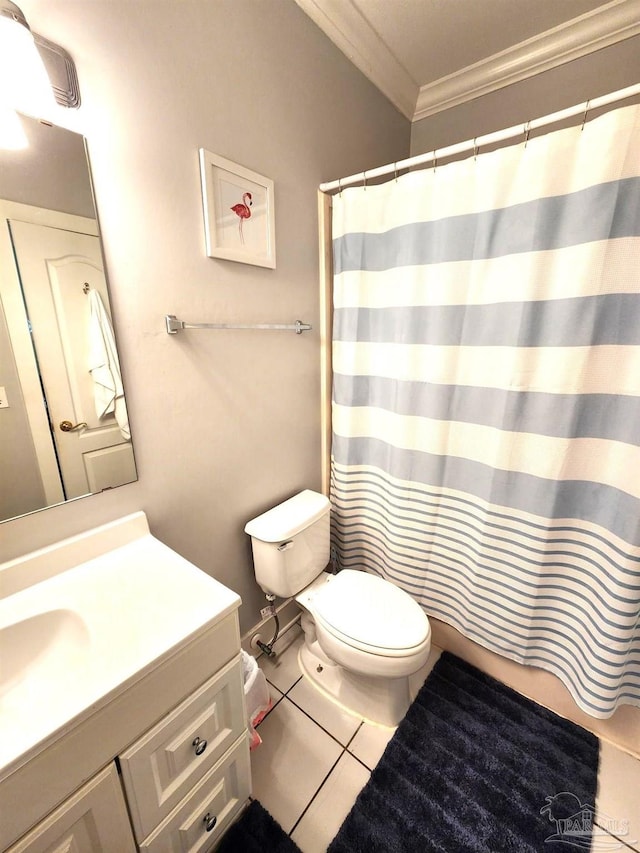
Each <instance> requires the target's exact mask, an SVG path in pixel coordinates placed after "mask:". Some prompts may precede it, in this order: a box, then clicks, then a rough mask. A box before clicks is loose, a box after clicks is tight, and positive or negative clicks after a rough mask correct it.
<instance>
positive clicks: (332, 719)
mask: <svg viewBox="0 0 640 853" xmlns="http://www.w3.org/2000/svg"><path fill="white" fill-rule="evenodd" d="M288 695H289V698H290V699H291V701H292V702H295V703H296V705H297V706H298V707H299V708H302V710H303V711H306V713H307V714H309V716H310V717H312V718H313V719H314V720H315V721H316V723H318V725H320V726H322V728H323V729H326V730H327V731H328V732H329V734H331V735H333V736H334V738H336V739H337V740H339V741H340V743H341V744H342V745H343V746H346V745H347V744H348V743H349V741H350V740H351V738H352V737H353V735H354V733H355V731H356V729H357V728H358V726H359V725H360V723H361V722H362V720H360V719H359V718H358V717H355V716H354V715H353V714H348V713H347V712H346V711H343V710H342V708H340V706H339V705H336V704H335V702H332V701H331V700H330V699H327V697H326V696H324V695H323V694H322V693H321V692H320V691H319V690H316V688H315V687H314V686H313V685H312V684H310V683H309V681H308V679H307V678H306V677H304V678H301V679H300V681H299V682H298V683H297V684H296V685H295V687H293V688H292V689H291V690H290V691H289V694H288Z"/></svg>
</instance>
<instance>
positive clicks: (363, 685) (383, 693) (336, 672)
mask: <svg viewBox="0 0 640 853" xmlns="http://www.w3.org/2000/svg"><path fill="white" fill-rule="evenodd" d="M309 639H310V638H309V637H308V636H306V637H305V640H306V642H305V643H304V645H303V646H301V648H300V651H299V653H298V662H299V664H300V668H301V670H302V672H303V674H304V675H305V677H306V678H308V679H309V681H311V683H312V684H313V685H314V686H315V687H316V688H318V689H319V690H320V691H321V692H322V693H324V694H325V695H326V696H327V697H328V698H329V699H330V700H331V701H332V702H335V703H336V704H337V705H339V706H340V707H341V708H342V709H343V710H344V711H347V713H349V714H353V715H354V716H357V717H359V718H361V719H364V720H366V721H367V722H369V723H375V724H376V725H379V726H388V727H394V726H397V725H398V723H399V722H400V720H402V718H403V717H404V715H405V714H406V713H407V711H408V710H409V705H410V704H411V699H410V695H409V679H408V678H407V677H405V678H375V677H374V676H365V675H358V674H357V673H354V672H349V671H348V670H346V669H344V667H341V666H339V665H338V664H337V663H334V662H333V661H331V660H330V659H329V658H328V657H327V656H326V655H325V654H324V652H323V651H322V649H321V648H320V646H319V644H318V641H317V640H312V641H311V642H309Z"/></svg>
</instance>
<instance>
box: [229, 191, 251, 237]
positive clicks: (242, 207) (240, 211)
mask: <svg viewBox="0 0 640 853" xmlns="http://www.w3.org/2000/svg"><path fill="white" fill-rule="evenodd" d="M252 204H253V201H252V196H251V193H242V204H234V205H233V207H232V208H231V210H233V212H234V213H235V214H236V216H237V217H238V220H239V222H238V231H239V232H240V242H241V243H242V245H243V246H244V234H243V233H242V223H243V222H244V220H245V219H250V218H251V205H252Z"/></svg>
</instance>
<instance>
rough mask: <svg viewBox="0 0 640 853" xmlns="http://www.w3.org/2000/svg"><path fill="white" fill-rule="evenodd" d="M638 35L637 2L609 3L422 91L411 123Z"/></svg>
mask: <svg viewBox="0 0 640 853" xmlns="http://www.w3.org/2000/svg"><path fill="white" fill-rule="evenodd" d="M639 33H640V2H639V0H613V2H611V3H607V4H606V5H605V6H601V7H600V8H598V9H594V10H592V11H591V12H587V13H586V14H584V15H581V16H580V17H578V18H574V19H573V20H571V21H567V22H566V23H564V24H560V25H559V26H557V27H554V28H553V29H551V30H547V31H546V32H544V33H540V35H537V36H534V37H533V38H530V39H527V40H526V41H523V42H520V43H519V44H516V45H514V46H513V47H510V48H508V49H507V50H503V51H501V52H500V53H496V54H494V55H493V56H490V57H488V58H487V59H484V60H482V61H481V62H476V63H475V64H474V65H469V66H467V67H466V68H462V69H460V71H456V72H455V73H453V74H449V75H448V76H446V77H441V78H440V79H439V80H435V81H434V82H433V83H429V84H427V85H425V86H422V87H421V88H420V93H419V95H418V100H417V103H416V109H415V113H414V116H413V121H419V120H420V119H422V118H426V117H427V116H430V115H434V114H435V113H438V112H441V111H442V110H448V109H450V108H451V107H455V106H458V104H463V103H465V102H466V101H471V100H473V98H478V97H480V96H481V95H487V94H489V93H490V92H495V91H496V90H497V89H501V88H503V87H504V86H510V85H511V84H512V83H518V82H520V81H521V80H526V79H527V78H529V77H534V76H535V75H536V74H541V73H542V72H543V71H549V70H550V69H551V68H557V67H558V66H559V65H563V64H564V63H566V62H571V61H572V60H574V59H579V58H580V57H582V56H587V55H588V54H589V53H593V52H594V51H596V50H600V49H601V48H603V47H608V46H609V45H612V44H615V43H616V42H619V41H623V40H624V39H627V38H631V37H632V36H635V35H638V34H639Z"/></svg>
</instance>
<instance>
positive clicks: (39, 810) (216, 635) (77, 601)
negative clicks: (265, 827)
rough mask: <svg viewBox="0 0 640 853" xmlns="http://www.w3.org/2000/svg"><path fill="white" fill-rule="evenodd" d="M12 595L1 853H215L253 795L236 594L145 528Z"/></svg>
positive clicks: (81, 539) (107, 540)
mask: <svg viewBox="0 0 640 853" xmlns="http://www.w3.org/2000/svg"><path fill="white" fill-rule="evenodd" d="M0 579H1V580H2V584H0V590H1V591H0V630H2V629H3V626H7V627H9V628H10V629H11V630H10V631H8V632H6V631H5V633H4V635H3V639H4V638H5V637H6V642H5V644H4V645H3V656H4V655H5V654H6V656H7V657H6V659H7V660H8V661H10V662H11V661H12V660H13V662H14V665H15V667H16V672H19V674H20V678H16V679H14V681H15V684H13V683H12V684H11V685H9V689H8V691H6V692H5V693H4V694H3V695H2V696H1V697H0V717H1V718H2V724H3V732H2V735H3V737H2V739H0V815H1V819H0V851H2V853H54V851H55V853H62V851H67V853H71V851H73V853H134V851H136V849H137V850H140V851H150V853H186V851H188V852H189V853H198V852H199V851H205V850H209V849H210V848H211V847H213V846H214V845H215V844H216V842H217V841H218V840H219V838H220V837H221V835H222V834H223V833H224V831H225V830H226V828H227V827H228V826H229V824H230V823H231V822H232V820H233V819H234V818H235V817H236V815H238V814H239V812H240V811H241V809H242V807H243V806H244V804H245V802H246V801H247V799H248V797H249V794H250V793H251V781H250V780H251V777H250V765H249V740H248V733H247V729H246V717H245V709H244V685H243V675H242V659H241V655H240V630H239V624H238V607H239V606H240V597H239V596H238V595H237V593H235V592H233V591H232V590H230V589H228V588H227V587H225V586H224V585H223V584H220V583H219V582H218V581H216V580H215V579H214V578H211V577H209V576H208V575H206V574H205V573H204V572H202V571H200V569H198V568H196V567H195V566H194V565H193V564H192V563H189V562H188V561H187V560H185V559H184V558H182V557H180V555H178V554H176V553H175V552H174V551H172V550H171V549H170V548H167V546H166V545H164V544H163V543H161V542H159V541H158V540H157V539H156V538H155V537H154V536H152V535H151V534H150V532H149V527H148V523H147V519H146V516H145V515H144V513H141V512H139V513H133V514H132V515H130V516H126V517H125V518H122V519H118V520H117V521H114V522H109V523H108V524H107V525H104V526H103V527H100V528H95V529H94V530H91V531H87V532H86V533H84V534H79V535H78V536H77V537H71V538H70V539H68V540H64V541H63V542H60V543H56V545H52V546H50V547H48V548H46V549H42V550H41V551H35V552H33V553H32V554H27V555H25V556H24V557H22V558H19V559H17V560H14V561H10V562H8V563H4V564H2V565H0ZM51 614H57V615H56V618H57V621H56V620H55V619H53V617H52V615H51ZM15 625H18V626H19V630H18V631H16V630H14V626H15ZM25 637H26V638H27V639H28V640H29V642H26V641H25V639H24V638H25ZM7 671H8V670H7ZM34 697H38V700H39V701H33V699H34Z"/></svg>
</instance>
